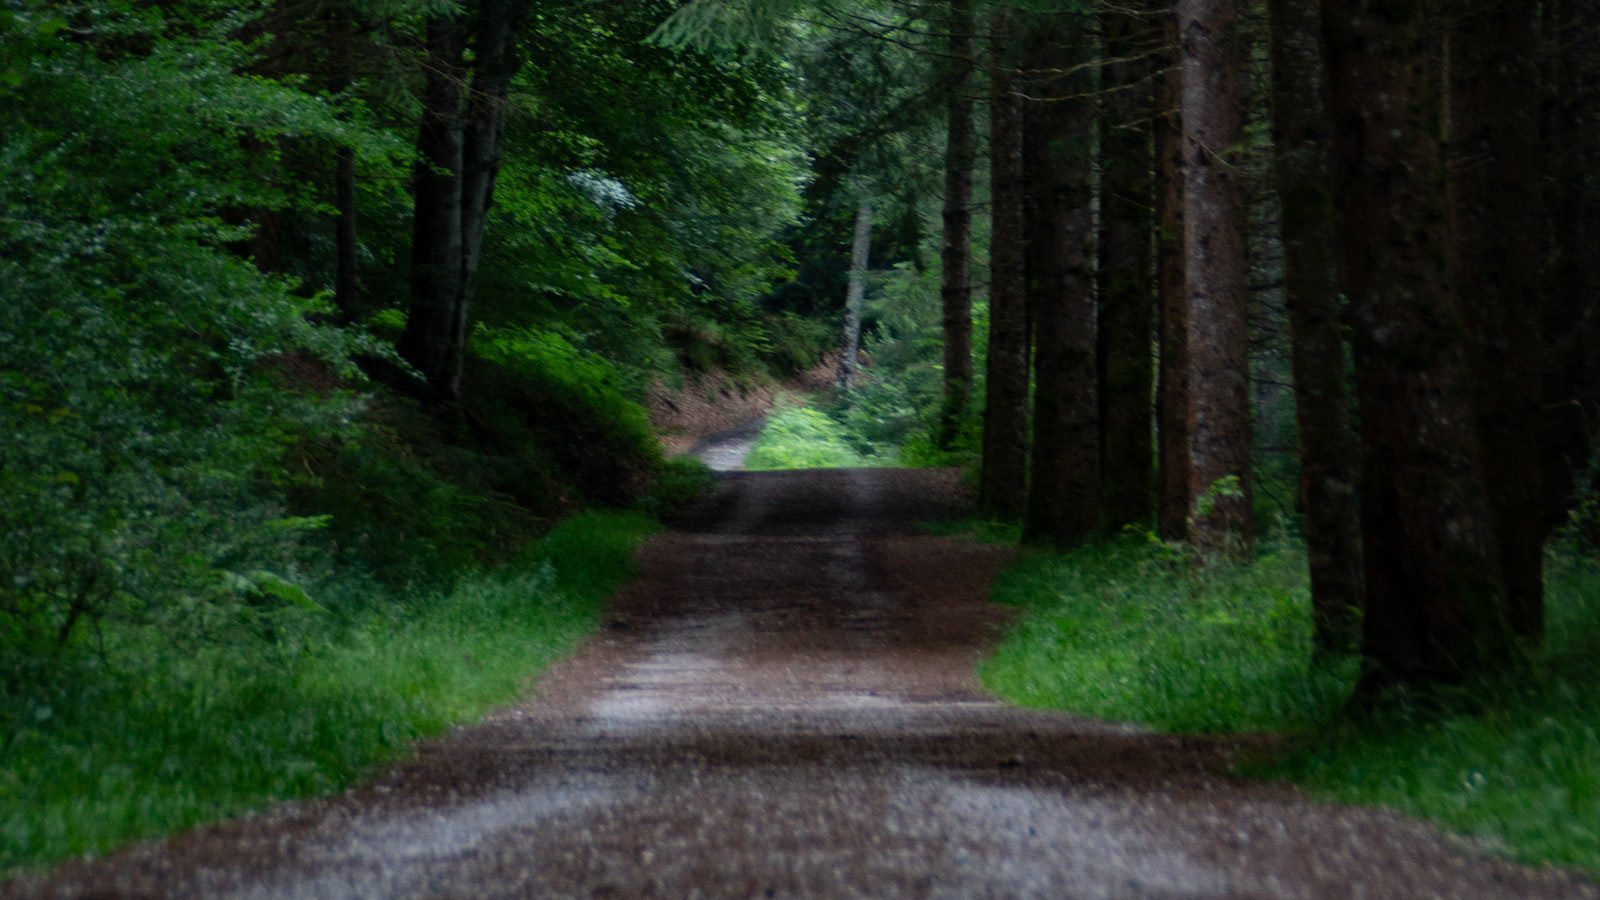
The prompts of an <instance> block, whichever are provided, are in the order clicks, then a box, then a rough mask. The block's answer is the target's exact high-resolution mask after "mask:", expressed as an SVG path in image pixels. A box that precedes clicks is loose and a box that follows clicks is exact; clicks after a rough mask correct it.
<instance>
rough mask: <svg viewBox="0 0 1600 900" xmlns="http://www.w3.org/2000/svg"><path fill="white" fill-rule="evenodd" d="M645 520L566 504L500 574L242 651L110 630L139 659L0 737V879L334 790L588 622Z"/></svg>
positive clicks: (533, 665)
mask: <svg viewBox="0 0 1600 900" xmlns="http://www.w3.org/2000/svg"><path fill="white" fill-rule="evenodd" d="M655 527H656V526H655V524H654V522H653V520H652V519H650V518H648V517H645V516H642V515H637V514H625V513H589V514H585V515H581V516H578V517H575V518H573V519H570V520H568V521H566V522H565V523H563V524H561V525H560V526H558V527H557V528H556V529H555V530H554V531H552V532H551V533H550V534H549V535H548V536H547V537H545V538H544V539H542V540H540V541H539V542H537V543H536V544H535V545H534V546H533V547H532V548H531V549H530V550H529V552H528V553H527V554H526V555H525V556H524V557H522V558H521V559H519V560H518V561H517V562H516V563H515V564H514V565H510V566H507V567H505V568H504V569H503V570H502V571H498V572H495V573H494V574H489V575H479V576H476V577H471V578H467V579H464V580H462V581H460V582H459V583H458V584H457V585H456V586H455V587H454V588H453V589H452V590H450V591H448V592H446V593H434V594H421V595H417V596H413V597H408V598H403V599H398V600H393V601H385V602H384V603H382V604H378V603H370V602H369V603H367V604H365V605H364V606H363V607H362V608H361V609H360V610H359V611H355V612H349V613H344V614H341V616H340V617H339V620H338V621H328V620H318V621H312V622H309V623H303V624H301V625H300V626H298V627H279V628H278V631H277V633H275V634H272V635H270V640H267V641H263V642H262V643H261V646H260V647H259V648H257V652H254V653H251V654H248V655H246V654H241V653H240V652H239V650H238V648H237V647H229V646H219V647H213V648H211V649H209V650H206V651H204V652H201V653H198V654H196V653H180V652H175V651H173V650H172V649H170V648H166V647H163V645H162V644H161V643H160V641H159V640H158V639H156V638H155V637H154V636H143V635H140V634H138V633H136V632H131V631H130V632H129V633H128V634H123V635H113V639H118V640H122V641H124V642H129V641H138V640H146V641H148V646H146V647H145V648H144V650H145V659H144V662H143V664H141V665H139V666H138V667H137V669H136V670H122V671H116V672H109V671H100V672H95V673H93V676H94V677H92V678H83V679H79V681H80V683H81V684H88V685H92V687H90V688H81V689H76V690H67V689H63V690H62V691H59V692H58V693H57V696H56V697H55V699H54V700H53V701H52V702H49V703H45V702H41V703H40V704H39V705H38V706H37V707H36V708H35V709H32V710H29V711H26V714H25V715H24V716H23V717H22V718H23V724H22V726H21V727H18V728H14V729H11V730H10V731H9V732H0V733H3V734H5V739H4V745H3V746H0V873H3V872H5V871H8V870H14V869H17V868H19V867H23V866H33V865H41V864H44V863H48V862H51V861H55V860H60V859H63V858H67V857H70V856H76V855H81V854H89V853H99V852H103V851H106V850H108V849H110V848H113V847H115V846H117V845H119V844H122V843H125V842H127V841H130V840H134V839H138V838H147V837H154V836H159V835H163V834H169V833H172V832H174V831H177V830H181V829H183V828H187V827H189V826H192V825H195V824H197V823H200V822H204V821H208V820H213V819H218V818H223V817H227V816H232V815H237V814H240V813H244V812H247V811H249V810H252V809H256V808H259V807H261V806H263V805H265V804H267V803H270V802H272V801H276V800H281V799H286V798H293V797H303V796H309V795H313V794H319V793H326V792H329V791H333V790H337V789H339V788H341V787H343V786H345V785H348V784H350V783H351V782H352V781H354V780H356V779H357V778H359V777H361V776H362V775H363V774H366V773H368V772H371V771H372V770H373V768H374V767H376V766H379V765H382V764H383V763H385V762H388V761H391V760H393V759H395V758H396V757H398V756H400V755H403V754H404V753H405V752H406V751H407V749H408V748H409V747H410V745H411V743H412V742H413V741H415V740H417V739H419V738H425V737H428V736H432V735H436V734H439V733H441V732H443V731H444V730H446V729H448V728H450V727H451V726H453V725H457V724H460V723H463V722H468V721H471V720H473V719H475V718H477V717H479V716H481V715H482V714H483V713H484V712H486V711H487V710H489V709H490V708H492V707H494V706H496V705H498V704H502V703H505V702H507V701H509V700H511V699H513V698H515V697H516V696H517V695H518V694H519V693H520V692H521V691H523V690H524V689H525V688H526V686H527V684H528V681H529V679H530V678H532V677H533V676H535V675H537V674H538V673H539V672H541V671H542V670H543V669H544V668H545V667H546V666H547V665H548V664H549V663H550V662H551V661H553V660H554V659H556V658H557V657H559V656H561V655H562V654H564V653H566V652H568V651H569V650H570V648H571V647H572V646H573V645H574V644H575V643H576V641H577V640H578V639H579V638H580V637H581V636H583V635H584V634H586V633H588V632H589V631H590V630H592V629H593V627H594V626H595V624H596V622H597V620H598V617H599V613H600V609H601V605H602V602H603V601H604V600H605V598H606V597H607V596H608V595H610V594H611V593H612V592H613V591H614V590H615V589H616V588H617V587H618V586H620V584H621V583H622V582H623V581H624V580H625V579H626V578H627V577H628V576H629V574H630V572H631V561H632V552H633V549H634V547H635V546H636V545H637V544H638V542H639V541H640V540H642V539H643V538H644V537H645V536H647V535H648V534H650V533H651V532H652V531H653V530H654V529H655ZM123 649H126V648H123ZM118 656H119V657H121V656H122V654H118ZM85 665H93V663H92V661H91V662H86V663H85ZM84 674H87V673H84Z"/></svg>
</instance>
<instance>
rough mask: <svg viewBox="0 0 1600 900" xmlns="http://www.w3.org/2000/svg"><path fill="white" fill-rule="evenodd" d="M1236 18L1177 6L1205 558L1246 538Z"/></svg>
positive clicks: (1197, 491)
mask: <svg viewBox="0 0 1600 900" xmlns="http://www.w3.org/2000/svg"><path fill="white" fill-rule="evenodd" d="M1241 13H1242V9H1241V6H1240V2H1239V0H1179V2H1178V28H1179V37H1180V39H1181V46H1180V49H1179V58H1180V63H1181V65H1182V68H1183V94H1182V104H1181V105H1182V110H1183V131H1184V151H1183V152H1184V186H1183V195H1184V215H1183V220H1184V226H1185V230H1184V256H1185V259H1186V261H1187V266H1188V271H1187V279H1188V280H1187V295H1188V298H1189V308H1188V314H1187V323H1186V324H1187V333H1188V348H1187V350H1188V358H1189V359H1188V361H1189V391H1190V409H1189V422H1188V424H1189V493H1190V496H1192V497H1194V498H1195V501H1194V510H1193V522H1192V524H1191V526H1190V527H1191V533H1190V538H1191V539H1192V540H1193V541H1194V543H1195V545H1196V546H1197V547H1199V548H1200V549H1202V550H1204V551H1207V552H1217V551H1227V552H1245V551H1247V550H1248V547H1249V544H1250V538H1251V522H1250V510H1251V478H1250V475H1251V473H1250V388H1249V377H1248V376H1249V370H1250V330H1249V322H1248V315H1249V290H1248V285H1249V282H1248V276H1249V271H1250V266H1249V259H1248V257H1247V255H1246V244H1245V218H1244V216H1245V210H1244V200H1243V189H1242V186H1241V184H1240V181H1241V179H1242V177H1243V172H1242V171H1241V169H1240V168H1239V166H1238V160H1239V147H1240V145H1241V143H1242V142H1243V140H1244V93H1243V79H1244V73H1245V52H1244V51H1245V47H1244V41H1243V38H1242V36H1241V35H1240V32H1239V18H1240V15H1241ZM1230 481H1231V482H1232V483H1231V485H1230V484H1229V482H1230Z"/></svg>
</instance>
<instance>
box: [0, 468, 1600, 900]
mask: <svg viewBox="0 0 1600 900" xmlns="http://www.w3.org/2000/svg"><path fill="white" fill-rule="evenodd" d="M963 512H964V495H963V493H962V492H961V491H960V490H959V489H958V487H957V485H956V483H955V479H954V476H953V474H951V473H948V472H929V471H896V470H863V471H849V470H836V471H829V472H798V473H759V474H757V473H734V474H729V475H725V476H723V477H722V478H721V480H720V481H719V483H718V487H717V488H716V491H715V493H714V495H713V496H712V497H710V498H709V499H708V500H707V501H706V502H704V503H703V504H702V506H701V507H700V508H699V509H697V510H696V511H694V512H693V513H691V514H690V515H689V516H688V517H687V518H685V519H684V520H683V521H681V522H679V523H677V525H676V526H675V527H674V529H673V530H672V531H670V532H669V533H667V534H665V535H663V536H661V537H659V538H657V539H655V540H654V541H652V542H651V543H650V544H649V545H647V546H646V547H645V548H644V549H643V550H642V551H641V559H640V561H641V565H642V573H641V577H640V578H639V579H638V580H637V581H636V582H635V583H634V584H633V585H632V586H630V587H629V588H627V589H625V590H624V591H623V592H622V593H621V594H620V595H619V596H618V597H617V598H616V599H615V601H614V603H613V607H612V611H611V613H610V618H609V621H608V622H607V626H606V627H605V629H603V631H602V632H601V633H600V634H599V635H598V636H597V637H596V638H594V639H593V640H592V641H591V642H590V643H589V644H588V645H587V646H586V647H585V649H584V650H583V651H582V652H580V653H579V654H577V655H576V656H574V657H573V658H571V659H569V660H567V661H566V662H564V663H562V664H560V665H559V666H557V667H556V668H555V669H554V670H552V672H551V673H550V674H549V675H548V676H547V677H546V678H545V679H544V680H543V681H542V682H541V683H540V686H539V688H538V690H537V692H536V693H535V695H534V696H533V697H531V698H530V699H529V700H528V701H527V702H526V703H525V704H523V705H521V706H518V707H515V708H512V709H508V710H505V711H503V712H501V713H499V714H497V715H495V716H493V717H492V718H491V719H490V720H489V721H487V722H486V723H484V724H482V725H480V726H477V727H474V728H470V729H464V730H461V731H459V732H457V733H455V734H453V735H450V736H448V737H446V738H443V739H440V740H438V741H434V742H431V743H428V744H426V745H424V746H423V747H421V748H420V750H419V752H418V754H417V755H416V757H415V758H414V759H413V760H411V761H410V762H407V763H405V764H402V765H400V766H397V767H396V768H394V769H393V770H391V771H390V772H388V773H387V774H385V775H383V776H382V777H380V778H379V779H377V780H376V781H375V782H373V783H371V784H368V785H366V786H364V787H361V788H359V789H357V790H354V791H352V792H350V793H348V794H345V795H342V796H338V797H334V798H329V799H326V800H319V801H309V802H304V803H296V804H288V805H285V806H282V807H280V808H278V809H275V810H273V811H271V812H268V813H266V814H264V815H262V816H259V817H256V818H253V819H248V820H242V821H238V822H232V823H224V824H220V825H215V826H210V827H207V828H202V829H199V830H197V831H195V832H192V833H190V834H188V835H185V836H182V837H180V838H178V839H175V840H173V841H170V842H166V843H161V844H151V845H146V846H141V847H136V848H133V849H131V850H128V851H125V852H123V853H121V854H117V855H114V856H111V857H108V858H106V859H102V860H98V861H95V862H92V863H87V864H81V865H74V866H70V867H67V868H65V869H62V870H60V871H58V872H57V873H56V874H55V875H54V876H53V878H52V880H51V881H49V882H45V883H37V882H35V883H31V884H26V885H22V884H13V885H11V886H10V887H9V892H11V893H20V894H22V895H29V896H33V895H40V896H56V895H59V896H83V895H92V896H196V897H201V896H203V897H297V898H298V897H311V898H344V897H537V896H559V897H696V896H710V897H763V896H778V897H857V896H859V897H1181V896H1240V897H1348V896H1356V897H1390V896H1393V897H1418V896H1440V897H1527V896H1591V897H1593V896H1600V893H1597V892H1596V890H1595V888H1594V886H1593V885H1591V884H1589V883H1587V882H1584V881H1581V880H1578V879H1576V878H1575V877H1573V876H1570V875H1567V874H1564V873H1560V872H1555V871H1540V870H1531V869H1525V868H1520V867H1517V866H1514V865H1511V864H1509V863H1506V862H1503V861H1500V860H1497V859H1494V858H1492V857H1489V856H1487V855H1485V854H1484V853H1483V852H1482V851H1481V850H1480V849H1478V848H1474V847H1472V846H1470V845H1468V844H1466V843H1464V842H1461V841H1458V840H1455V839H1452V838H1447V837H1445V836H1442V835H1441V834H1439V833H1438V832H1437V831H1435V830H1434V829H1432V828H1430V827H1427V826H1424V825H1421V824H1417V823H1414V822H1410V821H1408V820H1405V819H1403V818H1401V817H1399V816H1396V815H1392V814H1389V813H1384V812H1378V811H1372V810H1360V809H1346V808H1338V807H1330V806H1322V805H1316V804H1312V803H1309V802H1307V801H1306V800H1304V799H1303V798H1301V797H1300V796H1298V795H1297V794H1296V793H1294V792H1293V791H1291V790H1289V789H1287V788H1283V787H1277V786H1263V785H1255V784H1250V783H1245V782H1238V781H1234V780H1231V779H1228V778H1226V777H1223V776H1220V775H1217V774H1214V773H1215V772H1217V771H1219V770H1220V769H1221V768H1222V767H1223V766H1224V765H1225V764H1226V762H1227V760H1228V759H1229V758H1230V756H1231V755H1232V754H1233V753H1235V752H1237V751H1238V746H1237V745H1235V744H1233V743H1230V742H1229V741H1226V740H1207V739H1195V738H1177V737H1168V736H1157V735H1149V734H1145V733H1141V732H1139V731H1137V730H1134V729H1130V728H1125V727H1120V726H1116V725H1108V724H1102V723H1095V722H1088V721H1084V720H1079V719H1074V718H1071V717H1067V716H1062V715H1056V714H1050V713H1040V712H1032V711H1024V710H1016V709H1011V708H1007V707H1004V706H1001V705H999V704H997V703H995V702H994V701H993V700H991V699H990V698H988V697H987V696H985V695H984V694H983V693H982V692H981V691H980V690H979V688H978V686H977V684H976V681H975V679H974V677H973V674H972V672H973V667H974V665H975V664H976V663H977V662H978V660H979V659H980V658H981V657H982V654H983V652H984V647H985V646H986V645H987V643H988V642H989V641H991V640H992V639H993V637H994V635H995V633H996V630H997V628H998V627H999V626H1000V624H1001V620H1002V617H1001V614H1000V613H999V612H998V611H997V610H995V609H994V608H993V607H990V606H988V605H986V604H985V603H984V601H983V597H984V592H985V589H986V587H987V584H988V582H989V581H990V579H991V578H992V576H993V575H994V573H995V572H996V571H997V570H998V568H999V567H1000V566H1002V565H1003V564H1004V563H1005V561H1006V559H1007V554H1008V551H1006V550H1005V549H1004V548H999V547H993V546H981V545H976V544H973V543H969V542H964V541H960V540H953V539H945V538H938V537H933V536H928V535H925V534H922V533H920V532H918V531H917V530H916V528H915V527H914V526H915V523H917V522H919V521H928V520H932V519H939V518H948V517H954V516H959V515H961V514H962V513H963ZM7 892H8V889H7V888H4V887H0V894H5V893H7Z"/></svg>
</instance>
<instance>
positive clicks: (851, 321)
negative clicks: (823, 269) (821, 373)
mask: <svg viewBox="0 0 1600 900" xmlns="http://www.w3.org/2000/svg"><path fill="white" fill-rule="evenodd" d="M871 250H872V202H871V201H870V200H866V199H863V200H862V201H861V202H860V204H859V205H857V207H856V228H855V237H854V238H853V239H852V240H851V242H850V285H849V287H848V288H846V289H845V296H844V344H843V346H842V347H841V348H840V353H839V390H841V391H849V390H850V389H851V388H853V387H855V379H856V366H857V364H858V362H859V359H860V352H861V306H862V304H864V303H865V302H866V299H867V266H868V264H869V262H870V260H869V259H868V254H869V253H870V252H871Z"/></svg>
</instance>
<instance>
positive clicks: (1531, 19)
mask: <svg viewBox="0 0 1600 900" xmlns="http://www.w3.org/2000/svg"><path fill="white" fill-rule="evenodd" d="M1458 7H1459V8H1458V9H1457V10H1456V12H1457V15H1455V16H1454V17H1453V18H1454V27H1453V28H1451V30H1450V32H1449V34H1448V40H1449V42H1450V50H1449V59H1450V119H1449V121H1450V151H1451V155H1452V156H1453V157H1454V159H1453V160H1452V165H1451V180H1450V187H1451V195H1452V200H1453V204H1452V205H1453V212H1454V225H1455V237H1456V253H1455V261H1456V265H1457V267H1458V268H1457V269H1456V278H1455V284H1456V290H1457V295H1458V296H1459V297H1460V303H1461V312H1462V317H1463V319H1464V321H1465V322H1466V324H1467V335H1466V336H1467V366H1468V368H1469V369H1470V370H1471V371H1472V372H1475V373H1478V376H1479V377H1477V378H1476V379H1475V380H1474V381H1473V388H1474V404H1473V405H1474V411H1475V413H1476V416H1477V426H1478V440H1479V442H1480V444H1481V446H1482V450H1483V455H1482V464H1483V477H1484V483H1485V485H1486V486H1487V487H1488V491H1489V509H1490V512H1491V514H1492V515H1493V517H1494V534H1495V543H1496V545H1497V546H1498V549H1499V552H1500V573H1501V581H1502V582H1503V583H1504V586H1505V591H1506V609H1507V612H1508V615H1509V616H1510V619H1511V626H1512V628H1513V629H1514V630H1515V631H1517V632H1518V633H1519V634H1522V635H1525V636H1529V637H1538V636H1540V635H1541V634H1542V633H1543V632H1544V538H1545V534H1546V529H1545V522H1544V514H1543V510H1542V508H1541V507H1542V490H1541V488H1540V483H1539V482H1540V477H1539V476H1540V462H1541V461H1540V458H1539V444H1538V442H1537V441H1535V440H1530V436H1531V435H1536V434H1538V433H1539V426H1540V422H1541V418H1542V410H1541V408H1540V407H1541V403H1540V400H1541V389H1540V374H1541V360H1542V354H1541V348H1540V341H1539V309H1538V305H1537V304H1536V303H1534V302H1532V301H1533V298H1536V297H1537V296H1538V295H1539V262H1540V259H1539V249H1540V247H1539V222H1540V218H1539V214H1538V209H1539V164H1538V155H1539V145H1538V142H1539V119H1538V116H1539V77H1538V76H1539V73H1538V58H1539V32H1538V20H1537V11H1536V5H1535V3H1534V2H1533V0H1463V2H1461V3H1459V4H1458ZM1491 373H1492V375H1491Z"/></svg>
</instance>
